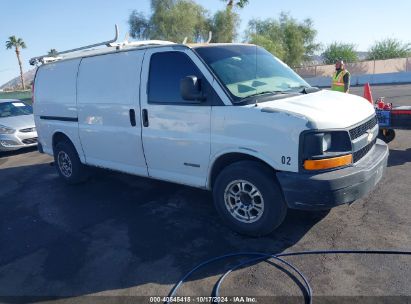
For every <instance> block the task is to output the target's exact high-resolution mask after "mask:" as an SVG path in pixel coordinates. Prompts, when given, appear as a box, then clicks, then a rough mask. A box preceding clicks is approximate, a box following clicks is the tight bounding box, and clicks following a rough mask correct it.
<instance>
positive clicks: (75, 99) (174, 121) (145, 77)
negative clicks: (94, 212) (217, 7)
mask: <svg viewBox="0 0 411 304" xmlns="http://www.w3.org/2000/svg"><path fill="white" fill-rule="evenodd" d="M34 114H35V122H36V127H37V131H38V142H39V150H40V152H44V153H47V154H50V155H54V159H55V164H56V168H57V171H58V173H59V175H60V176H61V177H62V178H63V179H64V180H65V181H67V182H69V183H77V182H80V181H84V180H85V178H86V176H87V171H86V166H97V167H102V168H107V169H112V170H117V171H121V172H127V173H130V174H135V175H139V176H145V177H149V178H154V179H161V180H166V181H170V182H174V183H180V184H185V185H189V186H193V187H198V188H203V189H209V190H211V191H213V195H214V203H215V206H216V209H217V211H218V213H219V214H220V215H221V217H222V219H223V221H224V222H225V223H226V224H227V225H228V226H230V227H231V228H232V229H234V230H236V231H238V232H240V233H244V234H248V235H264V234H267V233H270V232H271V231H273V230H274V229H275V228H276V227H277V226H279V225H280V224H281V222H282V221H283V219H284V217H285V215H286V212H287V208H298V209H329V208H331V207H334V206H337V205H340V204H344V203H350V202H353V201H354V200H356V199H358V198H361V197H363V196H364V195H365V194H367V193H368V192H369V191H370V190H372V189H373V188H374V187H375V185H376V184H377V182H378V181H379V180H380V179H381V176H382V174H383V171H384V169H385V167H386V164H387V157H388V148H387V146H386V145H385V144H384V143H383V142H381V141H380V140H378V139H377V134H378V124H377V121H376V117H375V112H374V109H373V106H372V105H371V104H370V103H369V102H367V101H366V100H365V99H363V98H361V97H357V96H354V95H349V94H343V93H338V92H331V91H328V90H319V89H317V88H313V87H310V86H309V85H308V84H307V83H306V82H305V81H304V80H303V79H302V78H300V77H299V76H298V75H297V74H295V73H294V72H293V71H292V70H291V69H290V68H289V67H287V66H286V65H285V64H284V63H282V62H281V61H280V60H278V59H276V58H275V57H274V56H272V55H271V54H270V53H268V52H267V51H265V50H264V49H263V48H260V47H258V46H255V45H247V44H202V45H192V46H189V45H185V44H171V43H166V42H164V43H163V42H159V41H154V42H153V41H151V42H150V41H149V42H147V43H146V44H145V43H139V44H137V45H135V44H122V45H121V44H119V45H115V46H111V47H107V48H103V49H98V50H88V51H82V52H76V53H72V54H68V55H66V56H64V57H59V58H55V59H53V60H52V61H51V62H48V63H45V64H42V65H41V66H40V67H39V68H38V71H37V75H36V77H35V82H34ZM193 203H195V202H193Z"/></svg>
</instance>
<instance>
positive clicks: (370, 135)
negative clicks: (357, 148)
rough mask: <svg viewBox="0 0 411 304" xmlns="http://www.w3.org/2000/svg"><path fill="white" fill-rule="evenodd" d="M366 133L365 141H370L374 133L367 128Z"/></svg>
mask: <svg viewBox="0 0 411 304" xmlns="http://www.w3.org/2000/svg"><path fill="white" fill-rule="evenodd" d="M367 133H368V136H367V142H368V143H370V142H371V141H372V138H373V137H374V134H373V133H372V132H371V130H367Z"/></svg>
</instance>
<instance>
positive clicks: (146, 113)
mask: <svg viewBox="0 0 411 304" xmlns="http://www.w3.org/2000/svg"><path fill="white" fill-rule="evenodd" d="M141 116H142V117H143V118H142V119H143V126H144V127H148V112H147V110H146V109H143V111H142V115H141Z"/></svg>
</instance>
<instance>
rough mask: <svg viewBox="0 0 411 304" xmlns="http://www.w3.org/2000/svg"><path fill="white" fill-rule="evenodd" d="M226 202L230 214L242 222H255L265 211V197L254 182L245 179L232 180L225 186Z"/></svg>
mask: <svg viewBox="0 0 411 304" xmlns="http://www.w3.org/2000/svg"><path fill="white" fill-rule="evenodd" d="M224 203H225V206H226V208H227V210H228V211H229V212H230V214H231V215H232V216H233V217H234V218H235V219H236V220H238V221H240V222H242V223H248V224H250V223H254V222H256V221H258V220H259V219H260V218H261V216H262V215H263V213H264V199H263V196H262V195H261V193H260V191H259V190H258V188H257V187H256V186H254V185H253V184H252V183H250V182H248V181H245V180H235V181H232V182H231V183H230V184H228V186H227V187H226V188H225V191H224Z"/></svg>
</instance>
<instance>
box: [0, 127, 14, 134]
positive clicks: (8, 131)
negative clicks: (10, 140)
mask: <svg viewBox="0 0 411 304" xmlns="http://www.w3.org/2000/svg"><path fill="white" fill-rule="evenodd" d="M14 132H16V130H14V129H12V128H9V127H6V126H3V125H0V134H13V133H14Z"/></svg>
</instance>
